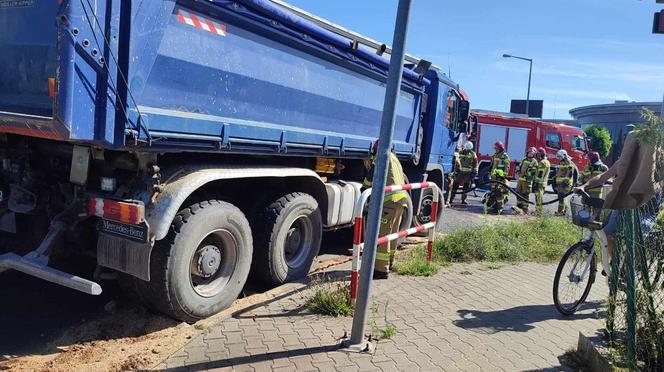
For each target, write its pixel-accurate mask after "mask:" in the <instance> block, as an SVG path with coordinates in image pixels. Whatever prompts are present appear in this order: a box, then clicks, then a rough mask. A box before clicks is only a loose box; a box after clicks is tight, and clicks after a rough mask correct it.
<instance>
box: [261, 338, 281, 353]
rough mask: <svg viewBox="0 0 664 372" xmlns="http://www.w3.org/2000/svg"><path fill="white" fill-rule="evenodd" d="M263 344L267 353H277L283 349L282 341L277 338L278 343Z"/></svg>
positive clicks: (268, 342) (267, 342) (266, 342)
mask: <svg viewBox="0 0 664 372" xmlns="http://www.w3.org/2000/svg"><path fill="white" fill-rule="evenodd" d="M263 344H264V345H265V346H266V347H267V350H268V352H278V351H283V350H284V349H285V346H284V341H283V340H282V339H281V338H279V341H265V342H263Z"/></svg>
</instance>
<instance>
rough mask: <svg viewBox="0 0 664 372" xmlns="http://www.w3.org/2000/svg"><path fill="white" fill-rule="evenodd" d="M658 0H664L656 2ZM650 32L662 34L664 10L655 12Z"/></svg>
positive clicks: (663, 30)
mask: <svg viewBox="0 0 664 372" xmlns="http://www.w3.org/2000/svg"><path fill="white" fill-rule="evenodd" d="M660 1H663V2H664V0H657V2H660ZM652 33H653V34H664V10H660V11H659V12H657V13H655V18H654V20H653V22H652Z"/></svg>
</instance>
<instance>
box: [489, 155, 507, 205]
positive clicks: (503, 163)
mask: <svg viewBox="0 0 664 372" xmlns="http://www.w3.org/2000/svg"><path fill="white" fill-rule="evenodd" d="M509 170H510V157H509V156H508V155H507V153H506V152H505V151H500V152H496V153H495V154H494V155H493V158H492V159H491V172H490V173H489V174H490V175H491V180H492V181H499V182H502V183H505V181H506V179H507V173H508V172H509ZM496 171H500V172H496ZM501 173H502V176H498V177H497V176H496V174H501ZM508 195H509V194H508V191H507V187H505V186H503V185H498V184H495V183H492V184H491V197H492V199H493V200H495V209H496V212H497V213H503V207H504V205H505V204H506V203H507V200H508V199H509V197H508Z"/></svg>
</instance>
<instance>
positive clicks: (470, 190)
mask: <svg viewBox="0 0 664 372" xmlns="http://www.w3.org/2000/svg"><path fill="white" fill-rule="evenodd" d="M489 184H496V185H501V186H504V187H505V188H506V189H507V190H508V191H509V192H510V193H512V194H514V196H516V197H517V199H519V200H521V201H522V202H524V203H528V204H532V205H535V203H533V202H531V201H530V200H528V199H526V198H524V197H523V196H521V195H520V194H519V193H518V192H516V191H515V190H514V189H513V188H511V187H510V186H509V185H508V184H506V183H505V182H501V181H495V180H489V181H487V182H485V183H481V184H477V185H475V186H474V187H471V188H470V189H468V190H463V191H457V192H456V193H455V195H461V194H467V193H469V192H473V191H475V190H476V189H477V188H479V187H480V186H487V185H489ZM448 192H452V191H451V190H449V189H448ZM573 193H574V191H570V192H568V193H566V194H565V195H563V196H559V197H557V198H555V199H552V200H548V201H546V202H543V203H542V205H549V204H554V203H557V202H558V201H560V200H562V199H565V198H566V197H568V196H570V195H572V194H573Z"/></svg>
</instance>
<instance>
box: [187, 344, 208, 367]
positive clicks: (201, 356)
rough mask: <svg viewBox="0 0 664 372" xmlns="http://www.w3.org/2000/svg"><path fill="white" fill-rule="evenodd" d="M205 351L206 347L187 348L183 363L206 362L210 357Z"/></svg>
mask: <svg viewBox="0 0 664 372" xmlns="http://www.w3.org/2000/svg"><path fill="white" fill-rule="evenodd" d="M206 352H207V348H206V347H192V348H187V359H186V360H185V364H187V365H189V364H196V363H201V362H208V361H209V360H210V359H209V358H208V357H207V355H206V354H205V353H206Z"/></svg>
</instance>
